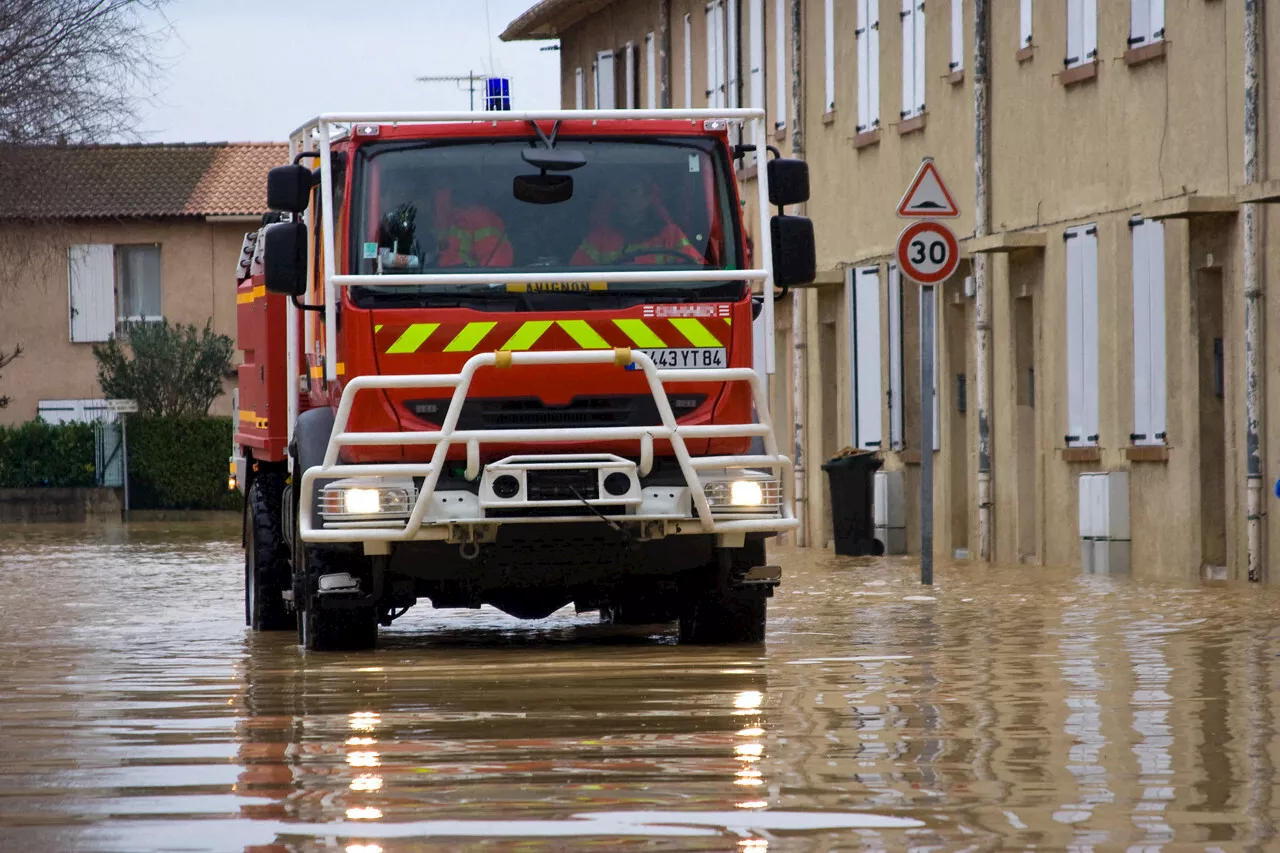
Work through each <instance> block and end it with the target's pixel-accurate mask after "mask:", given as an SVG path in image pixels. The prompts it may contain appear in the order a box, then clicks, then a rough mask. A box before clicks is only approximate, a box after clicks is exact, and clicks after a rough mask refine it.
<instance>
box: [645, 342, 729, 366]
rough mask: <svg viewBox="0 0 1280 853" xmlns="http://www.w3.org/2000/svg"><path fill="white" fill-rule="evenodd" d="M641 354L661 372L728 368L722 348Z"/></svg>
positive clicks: (649, 351)
mask: <svg viewBox="0 0 1280 853" xmlns="http://www.w3.org/2000/svg"><path fill="white" fill-rule="evenodd" d="M641 352H643V353H644V354H645V355H647V356H649V358H651V359H653V363H654V364H655V365H657V367H658V368H659V369H662V370H703V369H706V368H715V367H728V366H729V360H728V359H727V358H726V357H725V354H724V347H705V348H694V347H687V348H671V349H647V350H641Z"/></svg>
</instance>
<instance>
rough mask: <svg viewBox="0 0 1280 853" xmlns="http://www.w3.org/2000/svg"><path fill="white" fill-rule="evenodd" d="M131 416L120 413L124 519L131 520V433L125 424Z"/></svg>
mask: <svg viewBox="0 0 1280 853" xmlns="http://www.w3.org/2000/svg"><path fill="white" fill-rule="evenodd" d="M128 422H129V418H128V417H126V416H125V415H124V414H123V413H122V414H121V415H120V457H121V461H123V462H124V520H125V521H126V522H127V521H128V520H129V433H128V428H127V427H126V426H125V424H127V423H128Z"/></svg>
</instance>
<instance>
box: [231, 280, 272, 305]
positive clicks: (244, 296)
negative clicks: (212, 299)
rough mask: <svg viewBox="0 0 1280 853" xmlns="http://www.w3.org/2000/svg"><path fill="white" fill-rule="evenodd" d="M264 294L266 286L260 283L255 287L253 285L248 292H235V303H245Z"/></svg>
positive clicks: (265, 293)
mask: <svg viewBox="0 0 1280 853" xmlns="http://www.w3.org/2000/svg"><path fill="white" fill-rule="evenodd" d="M266 295H267V288H266V287H265V286H264V285H261V284H260V285H258V286H257V287H255V288H254V289H253V290H251V291H249V292H248V293H237V294H236V304H237V305H244V304H246V303H249V302H252V301H253V300H255V299H257V298H258V297H259V296H266Z"/></svg>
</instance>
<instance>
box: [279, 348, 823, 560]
mask: <svg viewBox="0 0 1280 853" xmlns="http://www.w3.org/2000/svg"><path fill="white" fill-rule="evenodd" d="M583 364H615V365H617V366H618V367H619V368H623V367H626V366H627V365H634V366H635V368H637V369H639V370H642V371H643V372H644V375H645V379H646V380H647V381H648V385H649V391H650V393H651V394H652V395H653V400H654V403H655V404H656V405H657V409H658V414H659V417H660V418H661V421H662V422H661V424H660V425H657V426H637V427H575V428H569V429H560V428H554V427H552V428H540V429H512V430H506V429H480V430H460V429H458V428H457V426H458V419H459V418H460V417H461V415H462V406H463V403H464V402H465V401H466V399H467V394H468V391H469V390H470V387H471V382H472V380H473V379H474V377H475V374H476V371H477V370H479V369H480V368H504V367H512V366H537V365H583ZM664 382H672V383H676V384H684V383H691V382H715V383H728V382H747V383H749V384H750V386H751V391H752V396H753V398H754V400H755V409H756V414H757V418H758V420H759V423H754V424H711V425H680V424H678V423H677V421H676V417H675V414H674V412H673V411H672V409H671V404H670V402H669V401H668V400H667V395H666V390H665V385H664ZM450 387H452V388H453V389H454V391H453V397H452V398H451V400H450V402H449V409H448V412H447V413H446V415H445V418H444V423H443V424H442V425H441V427H440V429H439V430H415V431H404V432H349V431H348V430H347V426H348V422H349V420H350V417H351V408H352V406H353V404H354V402H355V396H356V394H358V393H360V392H361V391H368V390H374V389H379V390H381V389H407V388H414V389H416V388H450ZM745 436H758V437H760V438H761V439H763V442H764V445H765V453H764V454H753V455H740V456H699V457H694V456H690V454H689V450H688V448H687V446H686V444H685V442H686V441H687V440H697V439H714V438H735V437H745ZM590 441H638V442H639V443H640V447H641V453H640V464H639V468H638V470H639V473H640V474H641V476H644V475H645V474H647V473H648V472H649V470H650V469H651V468H652V465H653V443H654V442H655V441H665V442H669V443H670V445H671V449H672V452H673V454H674V455H675V458H676V461H677V463H678V464H679V466H680V471H681V473H682V475H683V476H684V479H685V484H686V485H687V486H688V488H689V494H690V497H691V499H692V501H693V507H694V511H695V515H696V518H693V519H689V518H677V517H674V516H663V517H658V518H649V517H646V516H635V515H630V516H628V515H611V516H608V518H609V519H611V520H613V521H616V522H637V521H640V522H643V521H660V522H672V523H674V527H675V529H674V531H673V532H675V533H678V534H690V533H710V534H745V533H758V532H781V531H784V530H792V529H795V527H796V526H797V525H798V522H797V520H796V518H795V514H794V512H793V510H792V507H793V505H794V477H793V476H791V475H792V463H791V460H790V459H789V458H788V457H786V456H783V455H782V454H780V453H779V452H778V444H777V440H776V438H775V436H774V433H773V424H772V421H771V419H770V417H769V406H768V401H767V399H766V395H765V389H764V385H763V383H762V382H761V380H760V377H759V375H758V374H757V373H756V372H755V371H754V370H751V369H749V368H719V369H707V370H659V369H658V368H657V366H655V365H654V363H653V360H652V359H650V358H649V356H648V355H647V354H645V353H643V352H639V351H637V350H630V349H617V350H591V351H581V352H579V351H572V352H493V353H481V354H478V355H474V356H472V357H471V358H469V359H468V360H467V362H466V364H465V365H463V367H462V371H461V372H460V373H455V374H421V375H407V376H359V377H356V378H354V379H352V380H351V381H349V382H348V383H347V384H346V385H345V386H344V388H343V390H342V401H341V403H340V404H339V406H338V413H337V416H336V418H335V420H334V425H333V432H332V433H331V435H330V437H329V444H328V447H327V449H326V451H325V457H324V462H323V463H322V464H321V465H318V466H313V467H311V468H308V469H307V470H306V471H305V472H304V473H303V475H302V479H301V482H300V484H299V486H298V489H299V492H298V506H299V519H298V521H299V525H298V530H299V535H300V536H301V538H302V540H303V541H304V542H366V543H368V542H405V541H412V540H415V539H423V540H441V539H449V538H450V536H452V535H454V529H455V528H459V527H461V528H472V530H473V531H474V529H475V528H477V527H481V526H485V527H497V526H499V525H503V524H510V523H519V522H521V521H533V522H538V523H551V524H555V523H565V522H581V521H583V520H589V519H590V518H591V516H581V515H578V516H564V517H556V518H530V519H519V518H514V519H513V518H501V519H499V518H487V517H485V515H484V512H483V510H482V511H481V513H480V515H479V517H477V518H474V519H457V518H451V519H447V520H439V521H428V520H427V519H426V515H427V512H428V509H429V507H430V506H431V501H432V498H433V497H434V495H435V492H436V486H437V484H438V483H439V480H440V475H441V472H442V471H443V470H444V467H445V464H446V462H447V459H448V454H449V449H450V447H452V446H453V445H455V444H465V445H466V446H467V472H466V473H467V478H468V479H471V480H474V479H475V478H476V477H478V476H479V474H480V462H479V460H480V445H481V444H482V443H497V444H526V443H528V444H539V443H566V442H590ZM396 445H402V446H423V445H434V447H435V450H434V451H433V452H432V456H431V461H430V462H427V463H376V464H365V465H341V464H339V453H340V452H341V449H342V448H343V447H354V446H396ZM563 458H564V460H565V462H566V464H571V463H572V461H573V459H574V458H575V457H574V456H573V455H565V456H564V457H563ZM540 459H542V460H544V461H548V462H551V461H555V459H556V455H554V454H549V455H546V456H542V457H540ZM707 468H717V469H723V468H729V469H742V468H753V469H768V470H770V471H771V472H772V473H773V476H774V477H775V478H777V480H778V481H779V482H780V484H781V486H782V503H781V506H780V507H779V509H778V515H777V516H776V517H769V518H760V517H754V518H723V517H716V516H715V515H714V514H713V512H712V509H711V506H710V504H709V502H708V501H707V498H706V494H705V493H704V491H703V483H702V479H701V477H700V476H699V473H698V472H699V471H700V470H703V469H707ZM348 477H423V478H424V482H423V484H422V487H421V489H419V490H418V494H417V499H416V501H415V503H414V506H413V510H412V512H411V513H410V514H409V518H408V520H407V521H406V522H404V524H403V526H395V525H396V524H397V522H395V521H391V522H379V524H380V525H382V524H390V525H392V526H379V527H376V528H374V527H369V526H366V525H363V524H360V523H357V525H354V526H351V525H342V526H330V525H326V526H317V525H316V524H315V522H314V520H313V518H312V512H313V504H314V501H313V492H314V489H315V482H316V480H318V479H342V478H348ZM472 541H474V537H473V538H472Z"/></svg>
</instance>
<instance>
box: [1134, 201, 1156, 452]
mask: <svg viewBox="0 0 1280 853" xmlns="http://www.w3.org/2000/svg"><path fill="white" fill-rule="evenodd" d="M1150 224H1151V223H1147V222H1139V223H1136V224H1134V225H1133V226H1132V227H1131V228H1130V229H1129V232H1130V238H1131V241H1132V243H1133V252H1132V255H1133V435H1132V439H1131V440H1132V441H1134V442H1140V443H1144V444H1145V443H1147V442H1149V441H1150V440H1151V436H1152V435H1153V434H1154V433H1155V431H1154V430H1153V429H1152V428H1151V324H1152V321H1153V318H1152V317H1151V313H1150V311H1149V310H1148V305H1150V303H1151V274H1150V258H1149V255H1150V252H1149V251H1148V250H1147V244H1148V243H1149V242H1150V229H1149V228H1148V227H1147V226H1148V225H1150Z"/></svg>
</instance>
